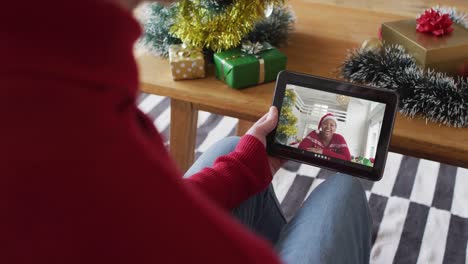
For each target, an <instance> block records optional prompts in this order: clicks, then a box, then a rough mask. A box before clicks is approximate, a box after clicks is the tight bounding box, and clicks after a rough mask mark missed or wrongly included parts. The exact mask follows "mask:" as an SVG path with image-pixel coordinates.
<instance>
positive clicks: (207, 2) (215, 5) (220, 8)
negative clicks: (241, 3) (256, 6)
mask: <svg viewBox="0 0 468 264" xmlns="http://www.w3.org/2000/svg"><path fill="white" fill-rule="evenodd" d="M232 1H233V0H202V1H200V6H201V7H202V8H205V9H207V10H209V11H211V12H213V13H220V12H224V11H225V10H226V8H227V7H228V6H229V5H230V4H232Z"/></svg>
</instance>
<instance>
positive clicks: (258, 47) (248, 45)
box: [221, 41, 273, 84]
mask: <svg viewBox="0 0 468 264" xmlns="http://www.w3.org/2000/svg"><path fill="white" fill-rule="evenodd" d="M266 44H267V43H266ZM272 48H273V47H272V46H271V45H269V44H268V45H265V44H261V43H260V42H255V43H252V42H251V41H245V42H244V43H242V48H241V51H242V52H243V53H242V54H240V55H233V56H230V57H226V58H224V59H222V60H221V72H222V76H223V78H222V80H223V81H225V78H226V75H225V74H224V64H225V63H226V62H227V61H229V60H233V59H237V58H242V57H246V56H254V57H255V58H257V60H258V63H259V65H258V66H259V73H258V84H260V83H263V82H265V60H264V59H263V58H262V57H261V56H260V55H259V53H260V52H262V51H265V50H270V49H272Z"/></svg>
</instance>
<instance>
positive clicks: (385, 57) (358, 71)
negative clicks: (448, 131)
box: [341, 45, 468, 127]
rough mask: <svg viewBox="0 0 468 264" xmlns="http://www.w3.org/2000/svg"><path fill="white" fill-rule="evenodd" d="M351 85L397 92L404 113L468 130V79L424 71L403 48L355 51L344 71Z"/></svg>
mask: <svg viewBox="0 0 468 264" xmlns="http://www.w3.org/2000/svg"><path fill="white" fill-rule="evenodd" d="M341 73H342V76H343V77H344V78H345V79H347V80H348V81H350V82H355V83H361V84H366V85H370V86H375V87H381V88H387V89H392V90H396V91H397V92H398V93H399V95H400V112H401V113H403V114H405V115H408V116H410V117H414V116H415V115H416V114H420V115H421V116H422V117H423V118H425V119H426V120H430V121H434V122H439V123H441V124H444V125H447V126H453V127H468V78H463V77H458V78H453V77H450V76H447V75H446V74H444V73H439V72H435V71H431V70H427V71H426V70H422V69H421V68H420V67H419V66H418V65H416V63H415V60H414V59H413V57H412V56H411V55H409V54H408V53H406V51H405V49H404V48H403V47H402V46H399V45H392V46H387V47H385V48H384V49H382V51H381V52H372V51H364V50H361V49H357V50H355V51H352V52H351V53H350V54H349V56H348V59H347V60H346V61H345V62H344V64H343V67H342V71H341Z"/></svg>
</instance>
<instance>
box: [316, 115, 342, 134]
mask: <svg viewBox="0 0 468 264" xmlns="http://www.w3.org/2000/svg"><path fill="white" fill-rule="evenodd" d="M328 119H331V120H333V121H335V124H336V125H337V126H338V120H337V119H336V117H335V116H334V115H333V114H332V113H328V114H326V115H324V116H322V118H320V122H319V124H318V130H319V131H320V127H321V126H322V123H323V122H324V121H325V120H328Z"/></svg>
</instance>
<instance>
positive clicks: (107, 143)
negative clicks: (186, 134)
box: [0, 0, 369, 264]
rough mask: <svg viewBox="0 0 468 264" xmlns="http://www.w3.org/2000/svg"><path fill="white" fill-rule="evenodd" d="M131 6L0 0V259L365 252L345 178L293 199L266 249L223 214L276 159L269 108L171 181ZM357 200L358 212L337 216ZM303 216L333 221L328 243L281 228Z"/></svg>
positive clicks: (226, 258)
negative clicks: (142, 82)
mask: <svg viewBox="0 0 468 264" xmlns="http://www.w3.org/2000/svg"><path fill="white" fill-rule="evenodd" d="M138 2H139V1H133V0H80V1H73V2H70V1H63V0H49V1H8V2H6V3H3V5H2V9H1V11H0V13H1V14H0V34H1V36H2V37H1V41H0V58H1V62H0V89H1V95H0V120H1V122H2V126H1V131H2V132H1V137H0V212H1V213H0V234H1V239H0V241H1V242H0V263H6V264H17V263H48V264H51V263H61V264H62V263H99V264H102V263H189V262H190V263H279V262H280V257H279V255H281V258H282V259H283V260H284V261H287V262H291V263H293V262H295V261H294V259H297V260H299V259H304V258H303V257H302V256H301V255H300V254H299V253H303V254H307V255H311V256H314V258H315V260H322V259H323V260H327V259H333V258H335V260H337V259H336V256H337V254H323V252H328V253H331V252H332V249H333V250H335V249H336V250H339V251H342V252H348V251H349V252H348V253H349V254H348V253H346V254H344V253H341V254H339V256H340V258H341V259H343V258H344V259H348V260H353V261H355V262H361V263H362V262H363V260H364V262H366V260H367V261H368V257H369V245H368V235H369V234H368V233H366V232H368V226H369V219H368V211H367V210H366V204H365V196H364V193H363V191H362V188H361V187H360V185H358V183H357V181H356V180H351V177H347V176H342V177H335V178H334V179H335V180H329V181H327V182H326V183H327V184H328V183H329V184H328V185H331V186H333V188H330V187H328V188H326V185H327V184H322V185H321V186H325V187H323V188H322V187H319V188H317V189H318V191H314V193H316V195H315V194H314V195H311V197H315V198H314V199H309V200H310V202H308V203H307V204H305V205H304V207H306V209H307V207H310V209H307V210H306V209H304V212H305V211H307V212H308V213H309V214H305V213H304V216H302V217H301V216H298V217H297V218H296V219H299V220H301V219H302V222H303V223H302V224H300V222H299V220H297V221H295V220H293V221H292V222H291V223H290V224H288V225H287V226H285V227H284V228H283V226H280V227H278V228H280V229H281V230H283V231H282V232H283V233H284V234H285V235H282V237H281V238H280V240H281V241H280V242H278V245H280V246H278V248H279V250H278V251H277V252H275V251H274V250H273V247H272V245H271V243H275V241H270V242H268V241H267V240H266V239H263V238H261V237H260V236H258V235H256V234H254V233H253V232H252V231H249V230H248V229H246V228H245V227H244V226H243V225H241V224H239V222H238V221H236V220H235V219H234V218H233V217H232V215H231V211H232V210H234V209H235V208H238V207H239V206H240V205H241V204H242V203H243V202H244V201H246V200H247V199H248V198H249V197H259V195H258V193H260V192H262V191H263V190H265V189H266V188H267V186H269V184H270V182H271V180H272V172H274V171H275V170H276V169H277V168H278V162H277V160H276V161H275V160H273V159H269V158H268V156H267V154H266V151H265V135H266V134H267V133H268V132H269V131H271V130H272V129H273V128H274V126H275V125H276V120H277V112H276V110H275V109H274V108H272V109H270V112H269V113H268V114H266V115H265V116H264V117H262V118H261V119H260V120H259V121H258V122H257V123H256V124H255V125H254V126H253V127H252V128H251V129H250V130H249V132H248V133H247V135H245V136H244V137H242V138H241V139H240V141H239V142H238V144H237V145H236V146H235V148H234V149H233V151H232V152H230V153H229V154H227V155H224V156H221V157H219V158H218V159H217V160H216V161H215V162H214V164H213V165H212V166H210V167H208V168H204V169H202V170H201V171H199V172H198V173H195V174H194V175H192V176H191V177H189V178H185V179H183V178H182V176H181V172H180V171H178V170H177V168H176V167H175V165H174V162H173V161H172V160H171V158H170V157H169V155H168V153H167V151H166V149H165V148H164V146H163V143H162V141H161V137H160V136H159V134H158V132H157V131H156V129H155V128H154V126H153V124H152V122H151V120H149V119H148V118H147V117H146V116H145V115H144V114H143V113H142V112H140V111H139V110H138V109H137V107H136V104H135V98H136V95H137V89H138V71H137V65H136V63H135V59H134V57H133V45H134V42H135V41H136V40H137V38H138V37H139V36H140V34H141V29H140V26H139V25H138V23H137V22H136V21H135V20H134V19H133V18H132V16H131V12H130V9H131V8H133V7H134V6H135V5H136V4H137V3H138ZM273 161H275V162H273ZM331 189H334V190H338V191H334V193H333V192H330V191H327V190H331ZM320 190H322V191H320ZM255 194H257V195H255ZM344 196H346V197H347V196H355V199H343V197H344ZM321 197H324V199H327V201H328V202H329V203H331V204H333V206H338V207H336V209H334V210H329V209H327V210H328V211H327V212H342V213H343V214H347V215H348V217H347V221H346V222H344V223H343V224H338V223H337V222H336V219H339V218H340V217H341V216H342V215H340V216H339V217H338V216H336V215H331V214H330V213H320V210H319V211H317V210H318V209H317V208H320V204H324V202H323V200H322V198H321ZM347 200H351V201H352V203H350V202H348V201H347ZM333 201H336V202H333ZM339 201H345V202H339ZM263 207H266V206H263ZM327 208H330V206H328V207H327ZM356 208H358V209H359V210H361V211H362V214H358V213H353V214H351V213H350V211H349V210H353V212H355V211H356ZM318 215H320V218H319V220H320V221H318V222H317V216H318ZM306 220H307V221H312V222H307V221H306ZM314 221H315V222H314ZM314 223H322V224H320V225H321V226H333V230H334V231H333V232H331V235H328V236H327V239H324V238H323V237H322V235H323V234H324V233H323V232H322V231H320V232H315V233H314V232H302V231H301V232H300V233H301V235H303V234H309V236H308V237H304V236H300V235H294V233H295V232H299V231H300V230H299V229H297V228H293V227H294V226H305V227H307V228H308V229H309V230H311V229H310V227H311V226H313V225H312V224H314ZM356 228H359V230H367V231H366V232H361V231H359V232H357V231H356V230H357V229H356ZM317 229H318V230H328V229H326V228H322V229H321V228H319V227H318V228H317ZM351 233H353V234H354V233H357V234H358V235H359V236H356V235H350V234H351ZM314 237H315V238H314ZM299 238H300V239H301V240H299V241H297V240H298V239H299ZM351 238H352V239H353V240H350V239H351ZM291 240H296V242H294V241H291ZM300 241H304V242H303V243H302V242H300ZM307 241H308V242H307ZM318 241H320V242H318ZM337 241H345V242H337ZM294 245H296V246H294ZM343 248H344V249H343ZM314 252H316V253H314ZM318 252H319V253H318ZM350 256H351V257H350ZM314 258H312V257H310V258H308V260H310V261H314ZM337 261H338V260H337ZM315 262H317V261H315ZM338 262H339V261H338Z"/></svg>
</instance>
